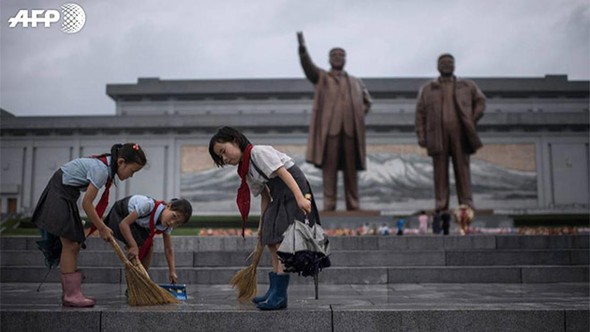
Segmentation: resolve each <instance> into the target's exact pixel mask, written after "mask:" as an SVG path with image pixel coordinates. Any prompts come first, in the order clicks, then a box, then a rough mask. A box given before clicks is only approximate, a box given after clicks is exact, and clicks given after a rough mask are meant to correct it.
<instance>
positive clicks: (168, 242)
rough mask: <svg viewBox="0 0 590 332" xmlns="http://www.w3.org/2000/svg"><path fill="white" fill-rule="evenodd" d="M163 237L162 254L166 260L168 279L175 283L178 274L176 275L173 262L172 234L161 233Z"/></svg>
mask: <svg viewBox="0 0 590 332" xmlns="http://www.w3.org/2000/svg"><path fill="white" fill-rule="evenodd" d="M162 237H163V238H164V254H165V255H166V261H168V279H169V280H170V282H171V283H173V284H175V283H176V279H178V276H177V275H176V267H175V262H174V249H173V248H172V236H171V235H170V234H168V233H163V234H162Z"/></svg>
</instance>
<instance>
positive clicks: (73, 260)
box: [59, 237, 94, 307]
mask: <svg viewBox="0 0 590 332" xmlns="http://www.w3.org/2000/svg"><path fill="white" fill-rule="evenodd" d="M60 240H61V245H62V249H61V257H60V263H59V269H60V271H61V286H62V297H61V300H62V304H63V305H64V306H67V307H92V306H94V298H87V297H85V296H84V294H82V273H81V272H79V271H78V254H79V253H80V244H79V243H78V242H74V241H71V240H68V239H66V238H64V237H60Z"/></svg>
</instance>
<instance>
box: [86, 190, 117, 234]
mask: <svg viewBox="0 0 590 332" xmlns="http://www.w3.org/2000/svg"><path fill="white" fill-rule="evenodd" d="M97 195H98V188H96V187H95V186H94V185H93V184H92V183H90V184H89V185H88V188H86V194H84V198H83V199H82V209H84V212H86V216H87V217H88V219H90V222H91V223H92V224H93V225H94V226H95V227H96V229H97V230H98V232H99V233H100V237H101V238H102V239H103V240H105V241H109V239H110V238H111V236H113V231H112V230H111V229H110V228H109V227H108V226H107V225H105V223H104V222H103V221H102V219H100V218H99V217H98V213H97V212H96V208H95V207H94V204H92V203H93V202H94V199H95V198H96V196H97Z"/></svg>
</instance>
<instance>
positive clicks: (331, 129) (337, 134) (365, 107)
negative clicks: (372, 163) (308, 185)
mask: <svg viewBox="0 0 590 332" xmlns="http://www.w3.org/2000/svg"><path fill="white" fill-rule="evenodd" d="M297 39H298V42H299V58H300V60H301V67H302V68H303V71H304V73H305V76H306V77H307V79H308V80H309V81H310V82H311V83H313V85H314V89H315V91H314V98H313V108H312V114H311V120H310V125H309V133H308V140H307V151H306V156H305V157H306V161H307V162H309V163H312V164H313V165H315V166H316V167H318V168H321V169H322V177H323V184H324V211H333V210H335V209H336V201H337V197H336V193H337V190H336V188H337V179H338V177H337V176H338V171H339V170H342V171H343V179H344V192H345V201H346V209H347V210H358V209H360V204H359V197H358V174H357V171H360V170H365V169H366V142H365V115H366V114H367V112H368V111H369V108H370V106H371V96H370V95H369V92H368V90H367V89H366V88H365V85H364V84H363V82H362V81H361V80H360V79H359V78H356V77H354V76H351V75H349V74H348V73H347V72H346V71H344V64H345V63H346V52H345V51H344V49H342V48H339V47H336V48H333V49H331V50H330V52H329V61H330V67H331V68H330V70H328V71H326V70H324V69H321V68H319V67H317V66H316V65H315V64H314V63H313V62H312V60H311V57H310V56H309V54H308V52H307V48H306V46H305V40H304V38H303V33H302V32H298V33H297Z"/></svg>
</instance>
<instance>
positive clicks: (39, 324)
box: [0, 309, 137, 332]
mask: <svg viewBox="0 0 590 332" xmlns="http://www.w3.org/2000/svg"><path fill="white" fill-rule="evenodd" d="M101 316H102V314H101V313H100V312H97V311H92V310H87V309H86V310H84V309H82V310H80V309H72V310H66V309H64V310H62V311H61V312H58V313H56V312H54V311H44V310H30V309H29V310H12V309H9V310H2V311H1V312H0V326H2V330H3V331H27V332H28V331H47V332H52V331H79V332H86V331H88V332H95V331H103V330H101V329H100V326H101ZM136 331H137V329H136Z"/></svg>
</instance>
